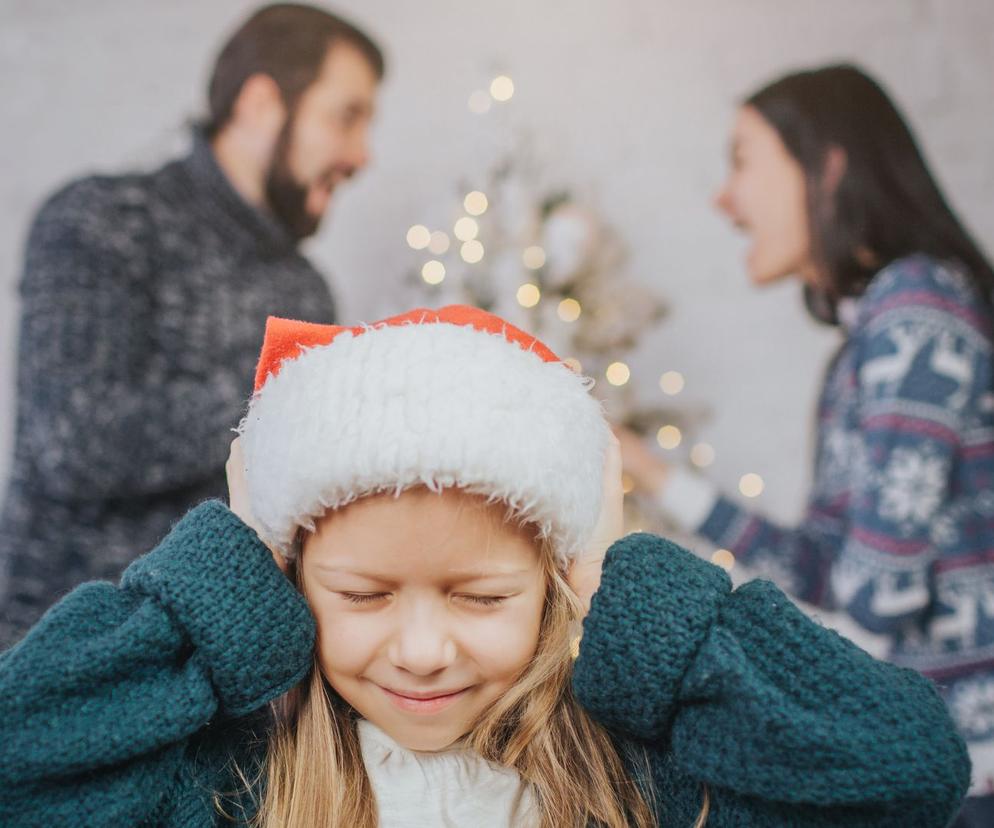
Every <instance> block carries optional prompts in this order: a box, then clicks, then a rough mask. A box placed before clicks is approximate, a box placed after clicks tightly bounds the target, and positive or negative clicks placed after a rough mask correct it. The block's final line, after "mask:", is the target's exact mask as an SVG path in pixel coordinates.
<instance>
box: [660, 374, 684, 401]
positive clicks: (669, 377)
mask: <svg viewBox="0 0 994 828" xmlns="http://www.w3.org/2000/svg"><path fill="white" fill-rule="evenodd" d="M683 385H684V382H683V374H681V373H680V372H679V371H667V372H666V373H665V374H663V375H662V376H661V377H660V378H659V387H660V388H661V389H662V390H663V393H664V394H669V395H670V396H671V397H672V396H675V395H677V394H679V393H680V392H681V391H683Z"/></svg>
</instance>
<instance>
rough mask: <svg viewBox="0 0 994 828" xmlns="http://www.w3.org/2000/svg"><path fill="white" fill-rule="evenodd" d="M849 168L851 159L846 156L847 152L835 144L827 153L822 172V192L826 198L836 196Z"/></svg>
mask: <svg viewBox="0 0 994 828" xmlns="http://www.w3.org/2000/svg"><path fill="white" fill-rule="evenodd" d="M848 166H849V157H848V156H847V155H846V151H845V150H844V149H842V147H840V146H836V145H834V144H833V145H832V146H830V147H829V148H828V152H826V153H825V164H824V168H823V169H822V172H821V186H822V192H823V193H824V194H825V195H826V196H833V195H835V191H836V190H837V189H838V187H839V182H840V181H842V176H844V175H845V174H846V169H847V168H848Z"/></svg>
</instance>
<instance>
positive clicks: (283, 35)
mask: <svg viewBox="0 0 994 828" xmlns="http://www.w3.org/2000/svg"><path fill="white" fill-rule="evenodd" d="M337 43H348V44H351V45H352V46H354V47H355V48H357V49H358V50H359V51H360V52H361V53H362V55H363V56H364V57H365V58H366V59H367V60H368V61H369V65H370V66H371V67H372V68H373V71H374V72H375V73H376V76H377V77H378V78H382V77H383V72H384V69H385V65H384V60H383V53H382V52H381V51H380V48H379V47H378V46H377V45H376V44H375V43H374V42H373V40H372V39H371V38H370V37H369V35H367V34H365V33H364V32H362V31H360V30H359V29H358V28H356V27H355V26H353V25H352V24H351V23H348V22H347V21H345V20H343V19H342V18H340V17H337V16H335V15H334V14H331V13H330V12H327V11H324V10H323V9H318V8H315V7H314V6H306V5H303V4H299V3H277V4H275V5H272V6H265V7H263V8H261V9H259V10H258V11H257V12H255V13H254V14H253V15H252V16H251V17H250V18H249V19H248V20H246V21H245V23H243V24H242V25H241V27H240V28H239V29H238V31H236V32H235V33H234V34H233V35H232V36H231V39H230V40H228V42H227V43H226V44H225V45H224V48H222V49H221V53H220V55H218V58H217V62H216V63H215V64H214V72H213V74H212V75H211V81H210V86H209V87H208V93H207V99H208V106H209V115H208V118H207V121H206V122H205V123H204V131H205V132H206V134H207V136H208V137H213V136H214V135H215V134H216V133H217V132H218V131H219V130H220V129H221V128H222V127H223V126H224V125H225V124H226V123H228V121H229V120H230V119H231V114H232V109H233V108H234V105H235V100H236V99H237V98H238V95H239V93H240V92H241V91H242V87H243V86H244V85H245V81H247V80H248V79H249V78H250V77H252V75H257V74H263V75H268V76H269V77H271V78H272V79H273V80H274V81H275V82H276V85H277V86H278V87H279V89H280V92H281V93H282V95H283V100H284V102H285V103H286V105H287V107H288V108H290V109H292V108H293V107H294V105H295V104H296V103H297V99H298V98H299V97H300V95H301V94H302V93H303V92H304V90H305V89H307V87H308V86H310V85H311V84H312V83H313V82H314V81H315V80H316V79H317V76H318V73H319V72H320V71H321V66H322V64H323V63H324V59H325V57H326V56H327V54H328V50H329V49H330V48H332V47H333V46H334V45H335V44H337Z"/></svg>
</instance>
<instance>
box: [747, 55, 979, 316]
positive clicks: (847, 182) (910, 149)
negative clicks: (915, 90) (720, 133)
mask: <svg viewBox="0 0 994 828" xmlns="http://www.w3.org/2000/svg"><path fill="white" fill-rule="evenodd" d="M745 104H746V105H748V106H752V107H754V108H755V109H756V110H758V112H759V113H760V115H762V116H763V118H764V119H765V120H766V121H767V122H768V123H769V124H770V125H771V126H773V127H774V128H775V129H776V130H777V132H778V133H779V134H780V138H781V139H782V140H783V142H784V145H785V146H786V148H787V150H788V152H790V154H791V155H793V156H794V158H795V159H796V160H797V161H798V162H799V163H800V165H801V167H802V168H803V169H804V174H805V178H806V180H807V193H808V195H807V198H808V215H809V221H810V232H811V247H812V256H813V259H814V262H815V266H816V268H817V270H818V273H819V275H820V278H821V285H820V286H819V287H817V288H810V287H809V288H806V296H805V298H806V300H807V304H808V308H809V310H811V312H812V313H813V314H814V315H815V316H816V317H817V318H819V319H821V320H822V321H831V322H834V321H835V305H836V302H837V301H838V299H840V298H842V297H845V296H859V295H860V294H862V293H863V291H864V290H865V289H866V285H867V284H868V283H869V281H870V279H872V278H873V275H874V274H875V273H876V272H877V271H878V270H880V268H882V267H885V266H886V265H888V264H889V263H890V262H892V261H894V260H895V259H899V258H901V257H903V256H909V255H911V254H914V253H924V254H927V255H929V256H932V257H934V258H936V259H940V260H945V261H953V262H958V263H959V264H960V265H961V266H963V267H964V268H965V269H966V271H967V272H968V273H969V276H970V278H971V279H972V280H973V282H974V284H975V286H976V288H977V291H978V293H979V294H980V296H981V298H982V300H983V302H984V303H985V305H986V306H987V307H988V308H991V306H992V302H994V270H992V268H991V264H990V262H989V261H988V259H987V257H986V256H985V255H984V254H983V252H981V250H980V248H979V247H978V246H977V244H976V243H975V242H974V241H973V239H972V238H971V237H970V234H969V233H968V232H967V231H966V230H965V229H964V227H963V225H962V224H961V223H960V221H959V219H958V218H957V217H956V214H955V213H954V212H953V211H952V209H951V208H950V206H949V204H948V203H947V202H946V199H945V196H944V195H943V194H942V191H941V189H940V188H939V185H938V184H937V183H936V181H935V179H934V178H933V177H932V174H931V173H930V172H929V169H928V166H927V165H926V163H925V159H924V158H923V157H922V154H921V151H920V150H919V148H918V144H917V142H916V141H915V138H914V136H913V135H912V134H911V130H910V128H909V127H908V125H907V123H906V122H905V120H904V118H903V117H902V116H901V114H900V113H899V112H898V110H897V107H895V105H894V104H893V102H892V101H891V100H890V98H889V97H888V96H887V94H886V93H885V92H884V91H883V89H881V88H880V86H879V84H877V83H876V82H875V81H874V80H873V79H872V78H870V77H868V76H867V75H866V73H864V72H863V71H861V70H860V69H857V68H856V67H855V66H849V65H838V66H826V67H824V68H821V69H814V70H810V71H805V72H798V73H795V74H790V75H785V76H784V77H782V78H780V79H779V80H776V81H774V82H773V83H771V84H769V85H768V86H765V87H763V88H762V89H760V90H759V91H758V92H756V93H754V94H753V95H751V96H750V97H749V98H748V99H747V100H746V101H745ZM833 148H837V149H839V150H841V151H842V152H843V153H844V155H845V171H844V172H843V174H842V176H841V178H840V179H839V181H838V184H837V186H835V188H834V190H832V189H831V188H826V186H825V184H824V182H825V175H826V163H827V160H828V158H829V155H830V152H831V151H832V150H833Z"/></svg>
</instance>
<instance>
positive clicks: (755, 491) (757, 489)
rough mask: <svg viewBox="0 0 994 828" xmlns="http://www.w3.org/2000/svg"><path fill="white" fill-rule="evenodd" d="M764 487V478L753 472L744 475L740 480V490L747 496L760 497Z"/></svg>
mask: <svg viewBox="0 0 994 828" xmlns="http://www.w3.org/2000/svg"><path fill="white" fill-rule="evenodd" d="M763 488H764V484H763V478H762V477H760V476H759V475H758V474H755V473H753V472H749V474H744V475H742V478H741V479H740V480H739V491H740V492H742V494H744V495H745V496H746V497H759V496H760V495H761V494H762V493H763Z"/></svg>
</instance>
